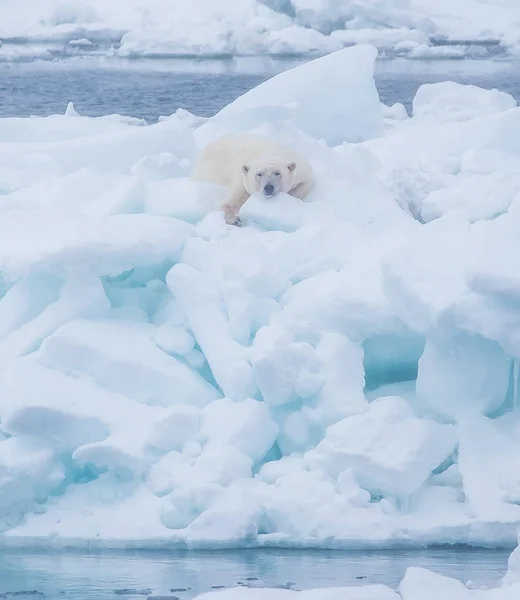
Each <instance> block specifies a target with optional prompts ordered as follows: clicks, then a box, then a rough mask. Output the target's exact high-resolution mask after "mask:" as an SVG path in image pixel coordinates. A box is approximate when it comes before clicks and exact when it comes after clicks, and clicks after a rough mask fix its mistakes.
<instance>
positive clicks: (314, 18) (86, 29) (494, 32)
mask: <svg viewBox="0 0 520 600" xmlns="http://www.w3.org/2000/svg"><path fill="white" fill-rule="evenodd" d="M519 25H520V8H519V7H518V4H517V3H516V2H515V0H493V1H491V0H489V1H486V2H482V1H480V0H463V1H462V0H460V1H458V2H451V1H450V0H397V1H393V2H387V1H386V0H363V1H360V0H350V1H348V2H338V1H337V0H336V1H334V0H283V1H282V0H240V1H239V0H226V1H225V2H218V3H217V2H214V1H213V0H192V2H190V3H189V4H186V3H185V2H184V1H183V0H172V1H170V2H162V1H161V0H125V1H124V2H123V0H112V1H111V2H110V3H107V2H105V0H88V1H87V0H84V1H83V0H44V1H42V0H38V1H36V0H3V3H2V22H1V23H0V40H2V41H3V44H0V60H2V59H3V60H16V59H20V58H24V59H28V58H33V57H38V58H47V59H51V58H54V57H56V55H60V54H61V55H62V56H63V55H64V56H78V55H94V56H99V55H103V56H109V57H112V56H114V55H116V56H119V57H131V58H139V57H148V58H158V57H159V58H161V57H201V56H204V57H231V56H244V55H246V56H247V55H266V54H268V55H272V56H284V55H285V56H295V55H314V56H315V55H316V54H319V55H323V54H327V53H329V52H334V51H336V50H339V49H341V48H343V47H346V46H352V45H355V44H360V43H361V44H363V43H370V44H373V45H375V46H376V47H378V48H379V49H380V50H381V51H382V52H384V53H385V54H387V55H391V56H409V57H410V58H425V57H428V58H446V57H448V58H450V57H457V58H458V57H464V56H476V57H482V56H496V55H498V56H500V55H505V54H510V55H517V54H518V51H519V47H520V46H519V39H518V28H519Z"/></svg>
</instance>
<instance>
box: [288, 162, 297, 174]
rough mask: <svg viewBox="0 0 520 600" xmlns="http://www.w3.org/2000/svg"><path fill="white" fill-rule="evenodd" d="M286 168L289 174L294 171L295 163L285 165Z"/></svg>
mask: <svg viewBox="0 0 520 600" xmlns="http://www.w3.org/2000/svg"><path fill="white" fill-rule="evenodd" d="M287 168H288V169H289V171H291V173H292V172H293V171H294V169H296V163H295V162H290V163H289V164H288V165H287Z"/></svg>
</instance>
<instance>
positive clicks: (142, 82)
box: [0, 58, 520, 122]
mask: <svg viewBox="0 0 520 600" xmlns="http://www.w3.org/2000/svg"><path fill="white" fill-rule="evenodd" d="M300 62H301V61H297V60H293V61H290V60H274V59H253V58H252V59H240V60H227V61H224V60H206V61H196V60H168V61H163V60H155V61H153V60H142V61H120V60H118V61H114V60H112V61H111V60H93V59H88V60H65V61H64V60H60V61H55V62H53V61H33V62H27V63H0V116H4V117H9V116H23V117H26V116H29V115H38V116H46V115H50V114H56V113H63V112H64V111H65V108H66V106H67V103H68V102H69V101H73V102H74V106H75V108H76V110H77V111H78V112H79V113H80V114H82V115H89V116H99V115H106V114H112V113H119V114H123V115H129V116H134V117H141V118H145V119H147V120H148V121H150V122H154V121H156V120H157V119H158V117H159V116H161V115H170V114H172V113H173V112H175V111H176V110H177V109H178V108H184V109H187V110H189V111H190V112H193V113H195V114H197V115H199V116H211V115H213V114H215V113H216V112H217V111H219V110H220V109H221V108H222V107H224V106H226V105H227V104H229V103H230V102H232V101H233V100H234V99H235V98H237V97H238V96H240V95H241V94H243V93H245V92H247V91H248V90H250V89H251V88H253V87H255V86H256V85H258V84H259V83H261V82H262V81H265V80H266V79H268V78H269V77H271V76H272V75H274V74H276V73H278V72H280V71H283V70H285V69H288V68H290V67H293V66H295V65H297V64H299V63H300ZM518 66H519V63H518V62H514V61H503V62H502V61H474V60H464V61H449V60H443V61H440V60H435V61H431V60H430V61H428V60H415V61H414V60H404V59H400V60H380V61H378V62H377V68H376V84H377V87H378V89H379V93H380V96H381V100H382V101H383V102H385V104H389V105H391V104H394V103H395V102H402V103H403V104H404V105H405V106H406V107H407V109H408V110H410V109H411V102H412V99H413V97H414V95H415V93H416V91H417V89H418V87H419V86H420V85H422V84H423V83H434V82H438V81H445V80H453V81H457V82H459V83H465V84H473V85H478V86H481V87H485V88H494V87H495V88H498V89H501V90H503V91H505V92H509V93H510V94H512V95H513V96H515V98H516V99H517V100H519V101H520V77H518ZM324 93H326V91H325V92H324ZM316 110H319V107H318V106H317V107H316Z"/></svg>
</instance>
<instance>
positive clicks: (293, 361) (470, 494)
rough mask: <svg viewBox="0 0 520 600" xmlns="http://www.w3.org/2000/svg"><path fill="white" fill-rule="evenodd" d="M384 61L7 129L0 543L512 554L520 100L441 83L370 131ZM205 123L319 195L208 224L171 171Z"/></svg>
mask: <svg viewBox="0 0 520 600" xmlns="http://www.w3.org/2000/svg"><path fill="white" fill-rule="evenodd" d="M376 5H377V3H376V4H374V6H376ZM295 6H296V4H295ZM298 6H299V7H300V8H299V10H300V9H302V10H303V6H304V4H303V3H299V4H298ZM96 10H97V9H96ZM106 10H109V8H106ZM266 10H267V9H266ZM85 14H86V13H85ZM89 14H91V13H89ZM96 14H98V15H100V14H102V11H101V8H100V9H99V12H97V13H96ZM299 14H300V16H301V15H303V13H299ZM313 14H314V13H312V14H311V13H309V14H308V15H307V17H306V18H308V19H317V17H316V15H314V16H313ZM81 15H83V13H81V14H80V13H78V12H76V13H74V12H73V11H72V12H67V11H65V10H64V12H63V13H62V17H60V18H63V19H64V18H67V19H69V20H70V19H72V18H74V19H86V18H87V17H88V15H86V16H85V15H83V16H81ZM91 17H92V18H93V15H92V14H91ZM88 18H90V17H88ZM301 18H303V16H301ZM313 22H314V21H313ZM316 22H317V21H316ZM320 27H323V28H325V27H326V25H325V23H324V22H323V23H322V25H320ZM375 54H376V52H375V50H374V49H373V48H370V47H367V46H358V47H355V48H350V49H343V50H340V51H338V52H337V53H336V54H332V55H330V56H327V57H322V58H320V59H316V60H315V61H314V62H311V63H308V64H306V65H304V66H301V67H298V68H297V69H294V70H293V71H290V72H288V73H285V74H283V75H280V76H278V77H275V78H273V79H272V80H271V81H269V82H267V83H265V84H262V85H261V86H259V87H258V88H257V89H255V90H252V91H251V92H250V93H249V94H246V95H244V96H243V97H242V98H240V99H239V100H237V101H236V102H235V103H233V104H231V105H230V106H229V107H227V108H226V109H224V110H223V111H222V112H221V113H220V114H218V115H216V116H215V117H214V118H213V119H210V120H208V121H204V120H199V119H197V118H196V117H194V116H190V115H187V114H186V113H185V112H178V113H176V114H174V115H171V116H169V117H168V118H164V119H161V121H160V122H159V123H157V124H154V125H147V124H146V123H143V122H142V121H139V120H136V119H129V118H123V117H118V116H116V115H112V116H107V117H102V118H85V117H81V116H79V115H77V114H74V112H73V110H72V108H69V109H67V114H66V115H54V116H52V117H48V118H43V119H42V118H31V119H0V136H1V139H2V141H1V143H0V159H1V162H0V165H1V166H0V188H1V190H2V196H1V197H2V203H1V205H0V239H1V240H2V243H1V244H0V398H1V402H0V532H1V533H2V535H1V536H0V541H1V543H2V544H4V545H9V544H12V545H18V546H20V545H21V546H23V545H24V544H33V543H36V542H37V543H39V544H41V545H42V546H46V545H53V546H58V547H59V546H74V545H81V544H92V545H98V546H118V545H125V544H126V545H128V544H130V545H132V546H134V547H142V548H152V547H163V548H164V547H168V546H170V547H173V546H178V545H181V546H189V547H222V546H226V547H231V546H235V547H242V546H255V545H258V546H269V545H281V546H300V547H302V546H305V547H326V546H332V547H356V548H359V547H363V546H369V547H395V546H399V545H402V546H405V545H406V546H410V545H414V544H421V545H423V544H434V543H469V544H475V545H486V546H500V545H502V546H508V547H512V546H513V544H514V542H515V540H516V531H517V528H518V526H519V525H520V508H519V503H520V478H519V473H520V465H519V461H518V459H517V457H518V456H520V453H519V450H520V409H519V376H520V366H519V365H520V335H519V333H518V332H519V331H520V312H519V310H518V299H519V296H520V292H519V289H520V277H519V274H518V268H517V262H518V261H517V259H516V257H517V254H518V250H519V247H518V246H519V242H518V239H519V238H518V227H519V223H520V220H519V219H520V194H519V192H520V188H519V180H518V168H517V166H518V164H520V143H519V140H520V109H519V108H516V107H513V106H512V104H511V102H510V100H509V98H508V97H507V96H506V95H501V94H499V93H496V94H495V93H491V95H489V94H488V92H485V91H483V90H478V89H475V88H471V87H470V88H465V87H460V86H453V85H451V84H449V85H447V86H444V87H443V86H433V87H432V88H429V89H428V90H426V91H425V90H424V89H423V90H422V91H420V92H419V94H418V97H417V98H416V101H415V107H416V108H418V107H420V110H419V113H418V114H417V111H416V114H415V115H414V116H412V117H411V118H407V119H401V118H396V119H394V121H393V122H392V124H391V125H388V126H385V122H384V119H383V115H382V111H381V105H380V103H379V100H378V97H377V93H376V91H375V88H374V82H373V65H374V58H375ZM338 71H340V72H341V77H338ZM309 82H311V83H309ZM324 89H329V90H330V95H328V96H327V95H324V93H323V90H324ZM441 98H450V104H449V107H448V104H447V103H446V104H444V109H443V110H440V109H439V106H441V104H442V102H444V101H442V102H441V101H440V99H441ZM481 100H482V101H481ZM466 105H469V107H467V108H465V106H466ZM448 108H449V109H448ZM395 114H397V115H398V114H399V112H398V111H396V113H395ZM461 115H462V116H461ZM223 130H224V131H226V132H228V131H230V130H232V131H249V130H251V131H256V133H264V134H267V135H273V136H275V137H277V138H278V139H280V141H282V142H284V143H287V144H289V145H294V146H295V147H296V148H298V150H299V151H300V152H303V153H305V155H306V156H307V157H308V158H309V160H310V161H311V163H312V164H313V167H314V169H315V171H316V174H317V185H316V188H315V189H314V190H313V192H312V194H311V196H310V197H309V202H305V203H303V202H300V201H298V200H296V199H294V198H292V197H290V196H287V195H280V196H279V197H278V198H277V199H276V200H275V201H274V202H270V203H265V202H264V201H263V200H262V199H261V198H259V197H253V198H251V200H250V201H248V202H247V203H246V204H245V206H244V210H243V212H242V217H243V222H244V225H243V227H241V228H236V227H230V226H228V225H226V224H225V221H224V218H223V214H222V212H220V211H219V210H218V206H219V203H220V201H221V199H222V194H223V192H224V190H223V189H221V188H220V187H219V186H212V185H209V184H202V183H201V184H199V183H198V182H195V181H192V180H191V179H190V178H189V173H190V170H191V167H192V165H193V164H194V160H195V158H196V156H197V153H198V152H199V146H200V145H202V144H203V143H204V142H205V140H208V139H212V138H213V137H214V136H215V135H218V133H219V132H220V131H223ZM515 248H517V250H516V251H515ZM513 563H514V561H513V562H512V564H513ZM428 577H430V576H429V575H428ZM428 577H427V576H426V575H425V574H424V573H418V572H411V573H410V574H409V575H408V576H407V578H405V581H404V582H403V585H402V590H401V591H400V594H401V596H402V597H403V598H404V597H405V596H406V595H407V596H406V597H410V598H413V597H415V596H414V595H421V594H422V595H424V594H426V593H428V590H429V589H435V586H440V587H439V589H444V588H445V587H446V586H448V587H449V588H450V589H451V588H452V587H453V588H454V589H455V588H457V589H455V591H454V592H453V593H459V591H458V589H459V588H460V586H458V584H452V583H449V584H445V582H444V583H443V582H442V581H440V580H439V581H437V580H436V581H434V582H432V583H431V585H430V584H429V583H428ZM425 582H426V583H425ZM443 586H444V587H443ZM448 587H446V589H448ZM417 590H424V591H420V592H419V591H417ZM448 591H449V590H448ZM365 592H366V594H367V598H372V597H374V598H377V599H378V600H379V596H381V597H382V598H383V599H384V600H386V598H388V599H390V598H393V597H396V595H395V593H394V592H391V591H389V590H384V589H382V588H366V590H365ZM365 592H363V593H365ZM242 593H243V592H242V591H240V590H238V591H236V592H229V594H237V595H239V594H242ZM254 593H258V594H262V593H263V592H261V591H258V592H256V591H255V592H254ZM265 593H267V592H265ZM280 593H286V594H296V592H290V591H287V592H280ZM302 593H303V592H302ZM309 593H310V592H309ZM328 593H329V592H328ZM333 593H336V592H332V591H331V592H330V594H333ZM337 593H338V594H343V595H342V596H341V597H342V598H343V597H348V594H349V593H350V592H344V591H342V592H337ZM450 593H451V592H450ZM461 593H462V592H461ZM497 593H498V592H497ZM345 594H347V596H345ZM370 594H372V596H371V595H370ZM378 594H379V596H378ZM446 594H448V592H446ZM356 597H359V596H356ZM491 598H492V596H490V599H491Z"/></svg>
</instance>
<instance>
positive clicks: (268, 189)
mask: <svg viewBox="0 0 520 600" xmlns="http://www.w3.org/2000/svg"><path fill="white" fill-rule="evenodd" d="M262 192H263V194H264V196H265V197H266V198H271V197H272V196H274V195H275V194H276V188H275V187H274V185H273V184H272V183H266V184H265V185H264V189H263V190H262Z"/></svg>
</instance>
